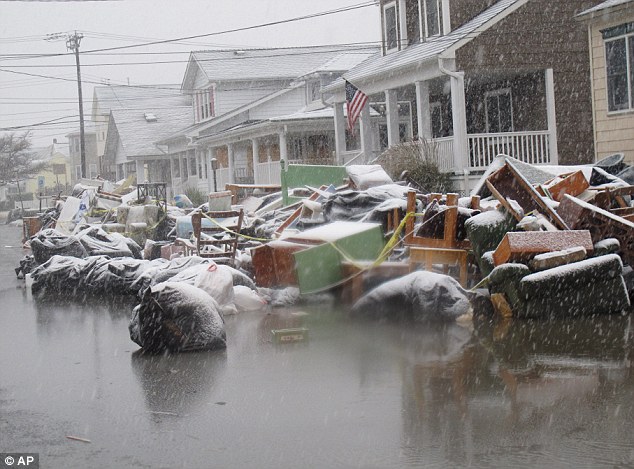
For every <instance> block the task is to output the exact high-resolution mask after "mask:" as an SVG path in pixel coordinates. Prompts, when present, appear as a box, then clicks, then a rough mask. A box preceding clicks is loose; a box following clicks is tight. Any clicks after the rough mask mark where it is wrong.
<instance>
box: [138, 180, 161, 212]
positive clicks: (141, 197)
mask: <svg viewBox="0 0 634 469" xmlns="http://www.w3.org/2000/svg"><path fill="white" fill-rule="evenodd" d="M136 188H137V202H138V203H144V202H145V200H146V199H147V198H148V197H151V198H153V199H154V200H155V201H156V204H157V205H161V206H163V209H165V208H166V207H167V184H166V183H164V182H146V183H144V184H137V186H136Z"/></svg>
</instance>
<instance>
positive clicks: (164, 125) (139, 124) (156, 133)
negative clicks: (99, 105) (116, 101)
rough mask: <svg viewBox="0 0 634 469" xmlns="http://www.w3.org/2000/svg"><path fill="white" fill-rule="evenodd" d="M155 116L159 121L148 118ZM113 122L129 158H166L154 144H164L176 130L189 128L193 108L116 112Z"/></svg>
mask: <svg viewBox="0 0 634 469" xmlns="http://www.w3.org/2000/svg"><path fill="white" fill-rule="evenodd" d="M147 113H151V114H154V115H155V116H156V120H150V121H148V120H147V119H146V117H145V114H147ZM110 116H111V119H112V120H113V121H114V125H115V127H116V129H117V133H118V134H119V138H120V139H121V144H122V146H123V149H124V153H125V156H126V157H135V156H147V155H158V154H162V151H161V150H159V148H158V147H157V146H156V145H155V143H154V142H156V141H158V140H160V139H161V138H163V137H164V136H165V135H167V134H169V133H171V132H173V131H174V129H178V128H182V127H185V126H186V125H187V124H188V123H190V122H191V120H192V118H193V117H192V109H191V107H190V106H180V107H174V108H172V109H164V108H161V107H156V108H150V107H148V108H145V109H113V110H112V113H111V114H110Z"/></svg>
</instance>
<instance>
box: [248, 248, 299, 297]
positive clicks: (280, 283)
mask: <svg viewBox="0 0 634 469" xmlns="http://www.w3.org/2000/svg"><path fill="white" fill-rule="evenodd" d="M309 247H310V245H307V244H300V243H293V242H287V241H281V240H274V241H270V242H268V243H267V244H263V245H262V246H258V247H256V248H254V249H252V251H251V258H252V260H253V270H254V275H255V281H256V283H257V285H258V286H260V287H264V288H276V287H288V286H296V285H297V284H298V280H297V273H296V271H295V257H294V256H293V254H294V253H296V252H298V251H302V250H304V249H307V248H309Z"/></svg>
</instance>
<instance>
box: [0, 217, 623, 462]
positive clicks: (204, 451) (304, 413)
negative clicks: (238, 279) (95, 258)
mask: <svg viewBox="0 0 634 469" xmlns="http://www.w3.org/2000/svg"><path fill="white" fill-rule="evenodd" d="M0 235H1V240H2V241H1V243H0V244H1V249H2V251H1V256H0V280H1V283H0V300H1V302H2V307H1V308H0V330H1V331H2V341H0V448H1V449H2V451H24V452H38V453H39V454H40V464H41V465H40V467H46V468H49V467H95V468H97V467H99V468H101V467H103V468H111V467H152V468H159V467H160V468H163V467H164V468H168V467H187V468H204V467H223V468H224V467H236V468H246V467H257V468H269V467H270V468H273V467H276V468H279V467H288V468H292V467H324V468H336V467H364V468H365V467H372V468H389V467H395V468H396V467H465V466H472V467H537V466H539V467H549V466H550V467H559V466H572V467H578V466H590V467H622V466H631V465H633V464H634V440H633V439H632V433H633V430H634V372H633V371H634V370H633V368H632V365H631V363H630V360H631V358H632V349H633V339H632V337H631V335H632V334H630V318H629V317H620V316H611V317H600V318H596V319H578V320H566V321H557V322H529V321H516V322H513V323H507V324H501V323H498V324H489V323H485V324H476V326H475V327H474V328H473V330H471V329H467V328H464V327H460V326H457V325H451V326H444V327H430V326H428V327H422V326H417V327H412V326H410V325H397V324H378V323H370V322H362V321H352V320H349V319H346V317H345V315H344V314H343V313H342V312H341V311H337V310H336V308H333V307H331V306H328V305H326V306H325V305H317V306H312V307H310V306H309V307H302V308H294V309H288V310H270V311H269V312H268V313H267V312H257V313H247V314H240V315H237V316H231V317H227V318H226V329H227V343H228V345H227V350H226V351H221V352H217V351H216V352H201V353H190V354H180V355H174V356H148V355H143V354H140V353H138V352H137V350H138V348H139V347H138V346H137V345H136V344H134V343H133V342H132V341H131V340H130V338H129V335H128V321H129V316H130V313H131V310H132V306H133V304H134V303H125V302H119V303H114V302H113V303H110V302H108V301H103V300H99V301H98V300H95V301H91V302H89V303H87V304H77V303H74V302H68V303H45V304H38V303H36V302H34V301H33V300H32V298H31V297H30V295H29V294H28V293H27V292H26V290H25V289H24V285H23V282H22V281H19V280H17V279H16V278H15V275H14V273H13V269H14V268H15V267H16V266H17V265H18V261H19V259H20V258H21V257H22V255H23V251H22V249H21V247H20V242H19V237H20V235H21V230H20V229H18V228H14V227H8V226H4V225H2V226H0ZM303 313H306V314H303ZM298 326H304V327H306V328H308V330H309V340H308V341H306V342H303V343H297V344H276V343H275V342H274V341H273V339H272V335H271V330H272V329H281V328H286V327H298ZM67 436H75V437H79V438H83V439H86V440H90V442H89V443H88V442H82V441H77V440H71V439H68V438H67Z"/></svg>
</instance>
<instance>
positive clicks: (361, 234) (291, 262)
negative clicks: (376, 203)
mask: <svg viewBox="0 0 634 469" xmlns="http://www.w3.org/2000/svg"><path fill="white" fill-rule="evenodd" d="M384 244H385V240H384V237H383V231H382V229H381V225H380V224H378V223H357V222H343V221H336V222H333V223H329V224H327V225H322V226H319V227H317V228H312V229H309V230H306V231H302V232H300V233H297V234H294V235H291V236H287V237H284V238H282V239H280V240H275V241H271V242H269V243H268V244H266V245H263V246H258V247H257V248H254V249H253V250H252V259H253V267H254V270H255V278H256V283H257V284H258V285H261V286H268V287H274V286H289V285H294V286H298V287H299V289H300V292H301V293H302V294H307V293H313V292H318V291H325V290H327V289H329V288H334V287H336V286H339V285H340V284H341V282H342V281H343V280H345V276H344V274H343V269H342V263H343V262H344V261H349V262H357V261H374V260H376V259H377V258H378V257H379V254H380V253H381V251H382V250H383V246H384Z"/></svg>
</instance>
